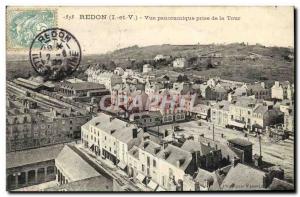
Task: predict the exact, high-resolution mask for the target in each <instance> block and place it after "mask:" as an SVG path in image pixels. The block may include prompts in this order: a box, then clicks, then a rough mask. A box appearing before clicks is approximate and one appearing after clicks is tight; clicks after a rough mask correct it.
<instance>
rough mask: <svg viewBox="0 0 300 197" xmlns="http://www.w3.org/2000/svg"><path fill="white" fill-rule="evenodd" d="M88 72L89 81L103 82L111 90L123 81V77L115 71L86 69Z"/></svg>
mask: <svg viewBox="0 0 300 197" xmlns="http://www.w3.org/2000/svg"><path fill="white" fill-rule="evenodd" d="M86 74H87V75H88V78H87V81H88V82H93V83H100V84H103V85H105V88H106V89H108V90H110V91H111V89H112V87H113V86H115V85H116V84H120V83H122V78H121V77H120V76H119V75H116V74H114V73H113V72H108V71H101V70H94V69H88V70H86Z"/></svg>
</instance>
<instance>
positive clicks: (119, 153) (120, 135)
mask: <svg viewBox="0 0 300 197" xmlns="http://www.w3.org/2000/svg"><path fill="white" fill-rule="evenodd" d="M142 133H143V132H142V129H138V128H136V126H134V125H131V124H129V123H126V122H124V121H122V120H120V119H117V118H113V117H111V116H109V115H106V114H103V113H100V114H99V115H98V116H97V117H95V118H93V119H92V120H90V121H89V122H87V123H86V124H84V125H83V126H82V127H81V139H82V143H83V144H84V147H86V148H89V149H90V150H92V151H93V152H94V153H95V154H96V155H97V156H99V157H102V158H104V159H109V160H110V161H111V162H113V163H114V164H118V165H119V166H121V167H122V168H124V169H125V168H126V166H127V163H128V160H127V158H128V151H129V150H130V149H131V148H132V147H133V146H134V145H139V144H140V143H141V140H142Z"/></svg>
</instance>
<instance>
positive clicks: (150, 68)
mask: <svg viewBox="0 0 300 197" xmlns="http://www.w3.org/2000/svg"><path fill="white" fill-rule="evenodd" d="M152 70H153V66H151V65H150V64H145V65H144V66H143V73H148V72H151V71H152Z"/></svg>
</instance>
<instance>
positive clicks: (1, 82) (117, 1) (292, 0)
mask: <svg viewBox="0 0 300 197" xmlns="http://www.w3.org/2000/svg"><path fill="white" fill-rule="evenodd" d="M83 2H84V3H82V1H76V0H48V1H41V0H19V1H18V0H1V1H0V4H1V7H0V13H1V19H2V20H1V21H0V38H1V42H0V43H1V44H0V45H1V47H0V56H1V58H0V61H1V71H0V93H1V96H0V106H1V107H2V110H1V111H0V127H1V129H0V131H1V134H0V135H1V137H0V139H1V143H0V144H1V146H2V148H1V159H0V164H1V165H0V166H1V170H0V172H1V176H0V177H1V178H0V186H1V190H0V191H1V196H8V195H10V194H9V193H7V192H6V188H5V184H6V183H5V182H6V178H5V177H6V173H5V165H6V164H5V158H6V155H5V135H6V129H5V123H6V121H5V112H6V109H5V106H6V105H5V79H6V67H5V65H6V59H5V58H6V57H5V56H6V49H5V43H6V42H5V22H6V20H5V7H6V5H18V6H22V5H23V6H34V5H39V6H43V5H52V6H57V5H61V6H63V5H68V6H72V5H76V6H80V5H85V6H95V5H99V6H101V5H102V6H105V5H126V6H130V5H139V6H143V5H189V6H193V5H197V6H201V5H202V6H205V5H207V6H208V5H220V6H221V5H226V6H230V5H233V6H238V5H239V6H248V5H252V6H264V5H278V6H279V5H294V6H295V7H296V8H298V13H299V8H300V1H299V0H298V1H297V0H277V1H272V0H264V1H261V0H243V1H241V0H228V1H223V0H214V1H212V0H206V1H200V2H199V1H196V0H173V1H168V0H151V1H146V0H126V1H122V0H103V1H101V3H100V2H97V1H93V0H84V1H83ZM253 14H255V13H253ZM296 22H297V26H298V27H299V20H297V21H296ZM295 36H298V35H295ZM295 48H296V46H295ZM297 57H299V49H298V50H297ZM296 66H297V65H296ZM297 71H298V73H297V75H298V76H299V74H300V73H299V72H300V71H299V68H298V69H297ZM295 83H297V82H295ZM298 91H299V84H298V85H297V90H296V92H298ZM298 101H299V95H298V99H297V103H298ZM298 106H299V104H298ZM297 109H298V108H297ZM297 122H298V123H299V114H298V116H297ZM297 131H298V129H297ZM297 142H298V143H299V134H297ZM297 147H298V146H296V148H297ZM297 153H298V154H299V150H298V149H297ZM296 159H297V158H296ZM297 164H298V166H297V172H298V171H299V161H298V162H297ZM241 176H242V175H241ZM296 177H298V176H296ZM138 194H141V193H138ZM38 195H42V193H41V194H38ZM47 195H49V194H47ZM50 195H51V196H52V195H53V196H62V195H65V194H57V193H56V194H50ZM71 195H73V194H71ZM85 195H89V194H79V196H85ZM97 195H101V196H108V195H110V196H111V195H119V194H97ZM121 195H128V194H124V193H122V194H121ZM129 195H131V194H129ZM147 195H149V194H147ZM151 195H159V196H165V195H173V194H151ZM179 195H187V193H182V194H179ZM197 195H198V194H197ZM199 195H208V194H204V193H200V194H199ZM209 195H211V196H217V195H224V193H220V194H218V193H211V194H209ZM225 195H226V194H225ZM227 195H232V193H229V194H227ZM236 195H246V193H244V194H240V193H238V194H236ZM253 195H255V196H263V195H273V193H270V194H253ZM279 195H281V196H282V195H288V194H280V193H279Z"/></svg>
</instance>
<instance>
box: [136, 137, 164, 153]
mask: <svg viewBox="0 0 300 197" xmlns="http://www.w3.org/2000/svg"><path fill="white" fill-rule="evenodd" d="M139 147H140V149H142V150H144V151H146V152H148V153H150V154H151V155H154V156H156V155H157V154H158V153H159V151H160V150H161V149H162V148H161V146H160V145H159V144H157V143H155V142H153V141H151V140H148V141H145V142H144V143H141V144H140V145H139Z"/></svg>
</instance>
